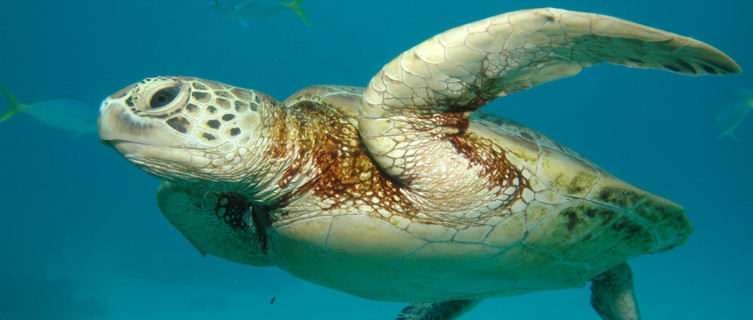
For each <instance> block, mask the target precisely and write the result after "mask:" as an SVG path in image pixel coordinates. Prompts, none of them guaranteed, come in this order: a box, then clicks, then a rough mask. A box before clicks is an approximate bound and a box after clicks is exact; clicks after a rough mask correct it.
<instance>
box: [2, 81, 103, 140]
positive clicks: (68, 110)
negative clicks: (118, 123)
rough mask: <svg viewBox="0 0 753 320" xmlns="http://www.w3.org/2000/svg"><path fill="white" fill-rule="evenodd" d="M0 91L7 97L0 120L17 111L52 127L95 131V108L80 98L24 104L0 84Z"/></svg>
mask: <svg viewBox="0 0 753 320" xmlns="http://www.w3.org/2000/svg"><path fill="white" fill-rule="evenodd" d="M0 91H2V92H3V94H4V95H5V98H6V99H8V109H7V110H5V112H3V114H0V122H3V121H5V120H8V119H9V118H10V117H12V116H14V115H15V114H17V113H19V112H20V113H24V114H27V115H29V116H31V117H32V118H33V119H35V120H37V121H39V122H41V123H43V124H45V125H47V126H49V127H52V128H56V129H60V130H65V131H70V132H73V133H76V134H96V133H97V108H95V107H92V106H90V105H88V104H86V103H84V102H82V101H80V100H77V99H71V98H59V99H50V100H43V101H39V102H34V103H30V104H25V103H22V102H20V101H18V99H16V98H15V97H13V95H12V94H11V93H10V92H9V91H8V89H5V87H3V86H2V85H0Z"/></svg>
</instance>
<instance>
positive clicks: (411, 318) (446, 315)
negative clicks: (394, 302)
mask: <svg viewBox="0 0 753 320" xmlns="http://www.w3.org/2000/svg"><path fill="white" fill-rule="evenodd" d="M479 302H481V300H452V301H445V302H436V303H431V302H421V303H413V304H411V305H410V306H407V307H405V309H403V311H402V312H401V313H400V314H399V315H398V316H397V320H453V319H457V318H459V317H460V316H462V315H463V314H465V313H466V312H468V311H470V310H471V309H473V308H474V307H475V306H476V305H478V303H479Z"/></svg>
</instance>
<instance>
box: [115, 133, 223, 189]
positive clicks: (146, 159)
mask: <svg viewBox="0 0 753 320" xmlns="http://www.w3.org/2000/svg"><path fill="white" fill-rule="evenodd" d="M102 142H103V143H105V144H107V145H109V146H111V147H113V148H114V149H115V150H117V151H118V152H119V153H120V154H122V155H123V157H124V158H126V159H127V160H128V161H130V162H131V163H133V164H135V165H136V166H138V167H139V168H141V169H142V170H144V171H146V172H148V173H149V174H152V175H155V176H157V177H159V178H163V179H166V180H172V181H175V180H193V179H195V178H197V177H196V176H195V175H196V174H197V173H199V172H201V169H203V168H206V167H207V166H208V165H209V160H207V159H206V158H204V157H203V156H201V155H200V154H201V153H202V152H200V151H198V150H192V149H185V148H168V147H163V146H152V145H149V144H144V143H140V142H134V141H127V140H103V141H102Z"/></svg>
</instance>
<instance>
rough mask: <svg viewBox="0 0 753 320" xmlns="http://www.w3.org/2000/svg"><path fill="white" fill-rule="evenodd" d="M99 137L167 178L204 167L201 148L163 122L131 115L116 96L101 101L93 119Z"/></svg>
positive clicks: (135, 162) (178, 176)
mask: <svg viewBox="0 0 753 320" xmlns="http://www.w3.org/2000/svg"><path fill="white" fill-rule="evenodd" d="M97 127H98V131H99V138H100V141H101V142H102V143H103V144H105V145H107V146H110V147H112V148H113V149H115V150H116V151H117V152H118V153H120V154H121V155H122V156H123V157H124V158H126V159H127V160H128V161H130V162H132V163H133V164H135V165H136V166H138V167H139V168H141V169H143V170H144V171H146V172H148V173H149V174H152V175H155V176H158V177H160V178H163V179H167V180H182V179H186V178H190V177H191V176H192V175H194V174H195V172H197V171H200V170H201V169H202V168H206V167H207V166H208V165H209V162H210V160H209V159H207V158H206V157H205V156H206V152H207V150H205V148H201V147H199V146H191V145H188V143H187V141H186V139H185V138H184V137H181V136H179V135H177V134H174V133H173V132H172V130H171V129H170V128H168V127H167V125H165V124H164V122H161V121H155V120H152V119H150V118H145V117H137V116H134V115H133V114H132V113H131V112H130V111H129V109H128V108H127V107H126V106H124V105H123V104H122V103H120V101H118V100H112V99H110V98H108V99H105V101H104V102H102V107H101V108H100V111H99V118H98V121H97Z"/></svg>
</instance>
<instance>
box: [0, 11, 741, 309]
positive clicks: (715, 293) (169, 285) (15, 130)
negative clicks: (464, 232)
mask: <svg viewBox="0 0 753 320" xmlns="http://www.w3.org/2000/svg"><path fill="white" fill-rule="evenodd" d="M207 2H208V1H207V0H196V1H184V0H180V1H179V0H165V1H146V0H129V1H80V0H79V1H41V0H25V1H4V2H2V4H0V45H1V46H2V47H0V83H2V84H5V85H6V86H7V87H8V88H9V89H11V91H13V92H14V93H15V94H16V96H17V97H18V98H19V99H20V100H22V101H28V102H33V101H36V100H43V99H48V98H54V97H61V96H76V97H79V98H80V99H82V100H84V101H86V102H88V103H90V104H91V107H92V112H96V108H97V106H98V103H99V101H101V99H102V98H104V97H105V96H107V95H109V94H111V93H114V92H115V91H117V90H119V89H120V88H122V87H124V86H126V85H128V84H130V83H132V82H135V81H138V80H140V79H142V78H144V77H148V76H155V75H190V76H197V77H203V78H208V79H214V80H220V81H223V82H226V83H230V84H234V85H237V86H241V87H247V88H254V89H258V90H261V91H264V92H267V93H269V94H272V95H273V96H275V97H277V98H278V99H280V100H282V99H284V98H285V97H286V96H287V95H289V94H291V93H293V92H295V91H296V90H298V89H299V88H303V87H305V86H308V85H312V84H330V83H332V84H347V85H357V86H365V85H366V83H367V82H368V80H369V79H370V78H371V76H372V75H373V74H374V73H376V72H377V71H378V70H379V68H380V67H381V66H382V65H383V64H384V63H386V62H387V61H389V60H390V59H392V58H393V57H394V56H396V55H397V54H399V53H401V52H402V51H404V50H405V49H408V48H409V47H411V46H412V45H414V44H416V43H418V42H420V41H422V40H424V39H425V38H428V37H429V36H431V35H433V34H435V33H438V32H441V31H443V30H445V29H448V28H451V27H454V26H456V25H460V24H463V23H466V22H471V21H474V20H477V19H481V18H484V17H487V16H491V15H494V14H498V13H502V12H507V11H512V10H517V9H523V8H531V7H540V6H554V7H561V8H566V9H572V10H582V11H591V12H596V13H603V14H609V15H614V16H618V17H621V18H626V19H630V20H633V21H636V22H640V23H643V24H648V25H651V26H654V27H659V28H662V29H665V30H669V31H672V32H676V33H680V34H684V35H689V36H692V37H694V38H697V39H700V40H703V41H706V42H708V43H710V44H712V45H714V46H716V47H717V48H719V49H721V50H723V51H725V52H726V53H727V54H729V55H730V56H731V57H733V58H734V59H736V60H737V62H738V63H739V64H740V65H741V66H742V68H743V69H746V68H747V67H750V66H753V56H751V54H750V52H753V42H752V41H751V39H753V19H750V16H749V12H750V11H751V10H753V5H751V4H749V2H747V1H742V0H716V1H698V0H691V1H683V2H678V1H676V0H651V1H645V0H636V1H604V0H598V1H597V0H589V1H584V0H579V1H556V0H551V1H540V0H531V1H518V0H516V1H499V0H494V1H491V0H490V1H457V0H452V1H448V0H431V1H429V0H421V1H418V0H416V1H403V0H384V1H315V0H308V1H305V3H304V8H305V10H306V11H307V13H308V16H309V18H310V19H311V21H312V23H313V26H312V27H307V26H306V25H305V24H304V23H303V22H302V21H301V20H300V19H298V18H297V17H296V16H295V15H294V14H293V13H292V12H288V13H286V14H283V15H280V16H277V17H274V18H270V19H263V20H254V21H250V22H249V26H248V27H243V26H242V25H241V24H240V23H238V22H237V21H234V20H232V19H228V18H225V17H222V16H219V15H218V14H216V13H215V12H213V11H212V10H211V8H210V6H209V4H208V3H207ZM752 86H753V81H751V80H750V78H749V76H748V75H747V74H743V75H735V76H728V77H685V76H679V75H675V74H671V73H667V72H660V71H651V70H649V71H647V70H637V69H627V68H622V67H614V66H598V67H595V68H591V69H587V70H584V71H583V72H582V73H581V74H580V75H578V76H577V77H574V78H570V79H566V80H560V81H556V82H553V83H549V84H545V85H542V86H539V87H536V88H534V89H532V90H528V91H525V92H520V93H516V94H514V95H511V96H509V97H506V98H503V99H499V100H497V101H495V102H493V103H492V104H490V105H489V106H487V107H486V110H489V111H493V112H496V113H498V114H501V115H503V116H505V117H508V118H511V119H513V120H516V121H518V122H522V123H524V124H526V125H527V126H530V127H532V128H534V129H536V130H539V131H541V132H542V133H544V134H546V135H548V136H550V137H552V138H554V139H556V140H558V141H559V142H561V143H563V144H564V145H567V146H569V147H571V148H572V149H574V150H576V151H578V152H580V153H581V154H583V155H585V156H587V157H589V158H590V159H592V160H594V161H595V162H597V163H599V164H600V165H602V166H603V167H605V168H606V169H607V170H609V171H610V172H612V173H613V174H615V175H617V176H619V177H621V178H623V179H625V180H627V181H629V182H631V183H633V184H635V185H637V186H639V187H641V188H644V189H646V190H649V191H651V192H653V193H656V194H658V195H661V196H664V197H666V198H669V199H672V200H673V201H675V202H678V203H680V204H682V205H684V206H685V207H686V209H687V212H688V215H689V216H690V218H691V220H692V221H693V223H694V225H695V227H696V231H695V233H694V234H693V235H692V237H691V238H690V240H689V242H688V243H687V244H686V245H685V246H682V247H679V248H677V249H675V250H672V251H669V252H665V253H661V254H657V255H651V256H642V257H639V258H637V259H635V260H633V261H631V265H632V267H633V270H634V273H635V281H636V283H635V286H636V290H637V294H638V299H639V302H640V308H641V311H642V313H643V316H644V318H645V319H704V320H705V319H743V318H749V316H750V315H749V313H750V302H751V301H753V290H750V288H751V287H753V276H751V270H753V253H751V248H752V247H753V236H752V235H751V234H752V233H751V230H753V217H752V216H753V196H752V193H751V192H752V191H753V186H751V184H752V182H753V168H751V166H750V165H751V162H752V160H753V151H751V150H753V119H745V120H744V121H743V122H742V123H741V125H740V127H738V128H737V130H736V135H737V136H738V137H739V138H740V141H733V140H729V139H725V140H719V141H718V140H716V135H717V131H716V128H714V122H713V119H714V112H715V110H716V109H718V108H720V107H723V106H725V105H728V104H734V103H735V101H734V99H735V93H736V92H737V89H738V88H743V87H748V88H750V87H752ZM5 106H6V104H5V102H2V103H0V110H2V109H4V107H5ZM0 137H2V140H1V141H2V142H1V143H0V252H2V262H1V263H0V319H2V320H5V319H392V318H393V317H394V315H395V314H396V313H397V312H398V311H399V310H400V309H401V308H402V304H397V303H384V302H374V301H368V300H363V299H359V298H354V297H351V296H348V295H345V294H342V293H338V292H334V291H332V290H329V289H325V288H321V287H318V286H315V285H312V284H308V283H305V282H303V281H301V280H297V279H295V278H293V277H291V276H288V275H286V274H285V273H283V272H282V271H279V270H277V269H275V268H254V267H249V266H244V265H239V264H234V263H231V262H227V261H224V260H220V259H217V258H213V257H206V258H204V257H202V256H200V255H199V254H198V253H197V252H196V251H195V250H194V249H193V247H191V245H190V244H189V243H188V241H186V240H185V239H184V238H183V236H182V235H180V234H179V233H178V232H177V231H176V230H175V229H174V228H173V227H172V226H171V225H169V224H168V223H167V222H166V221H165V219H164V218H163V217H162V215H161V214H160V213H159V211H158V209H157V206H156V204H155V196H154V194H155V190H156V187H157V185H158V183H159V182H158V180H157V179H156V178H153V177H151V176H148V175H147V174H145V173H143V172H142V171H140V170H138V169H136V168H135V167H134V166H132V165H131V164H129V163H127V162H126V161H125V160H123V159H122V158H121V157H120V156H119V155H117V154H116V153H115V152H114V151H113V150H110V149H108V148H106V147H105V146H103V145H101V144H99V142H98V140H97V139H96V137H95V136H93V135H74V134H71V133H68V132H64V131H58V130H56V129H52V128H49V127H45V126H43V125H40V124H39V123H38V122H35V121H34V120H33V119H31V118H29V117H27V116H24V115H19V116H17V117H15V118H12V119H10V120H9V121H7V122H4V123H2V124H0ZM272 298H275V300H274V304H270V301H271V300H272ZM588 299H589V290H588V289H587V288H583V289H578V290H567V291H556V292H541V293H534V294H529V295H524V296H519V297H513V298H507V299H488V300H486V301H484V302H483V303H482V304H481V305H480V306H479V307H478V308H477V309H475V310H473V311H472V312H471V313H469V314H468V315H467V316H466V317H465V318H463V319H553V318H556V319H598V317H597V316H596V314H595V313H594V312H593V311H592V309H591V307H590V306H589V303H588Z"/></svg>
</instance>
